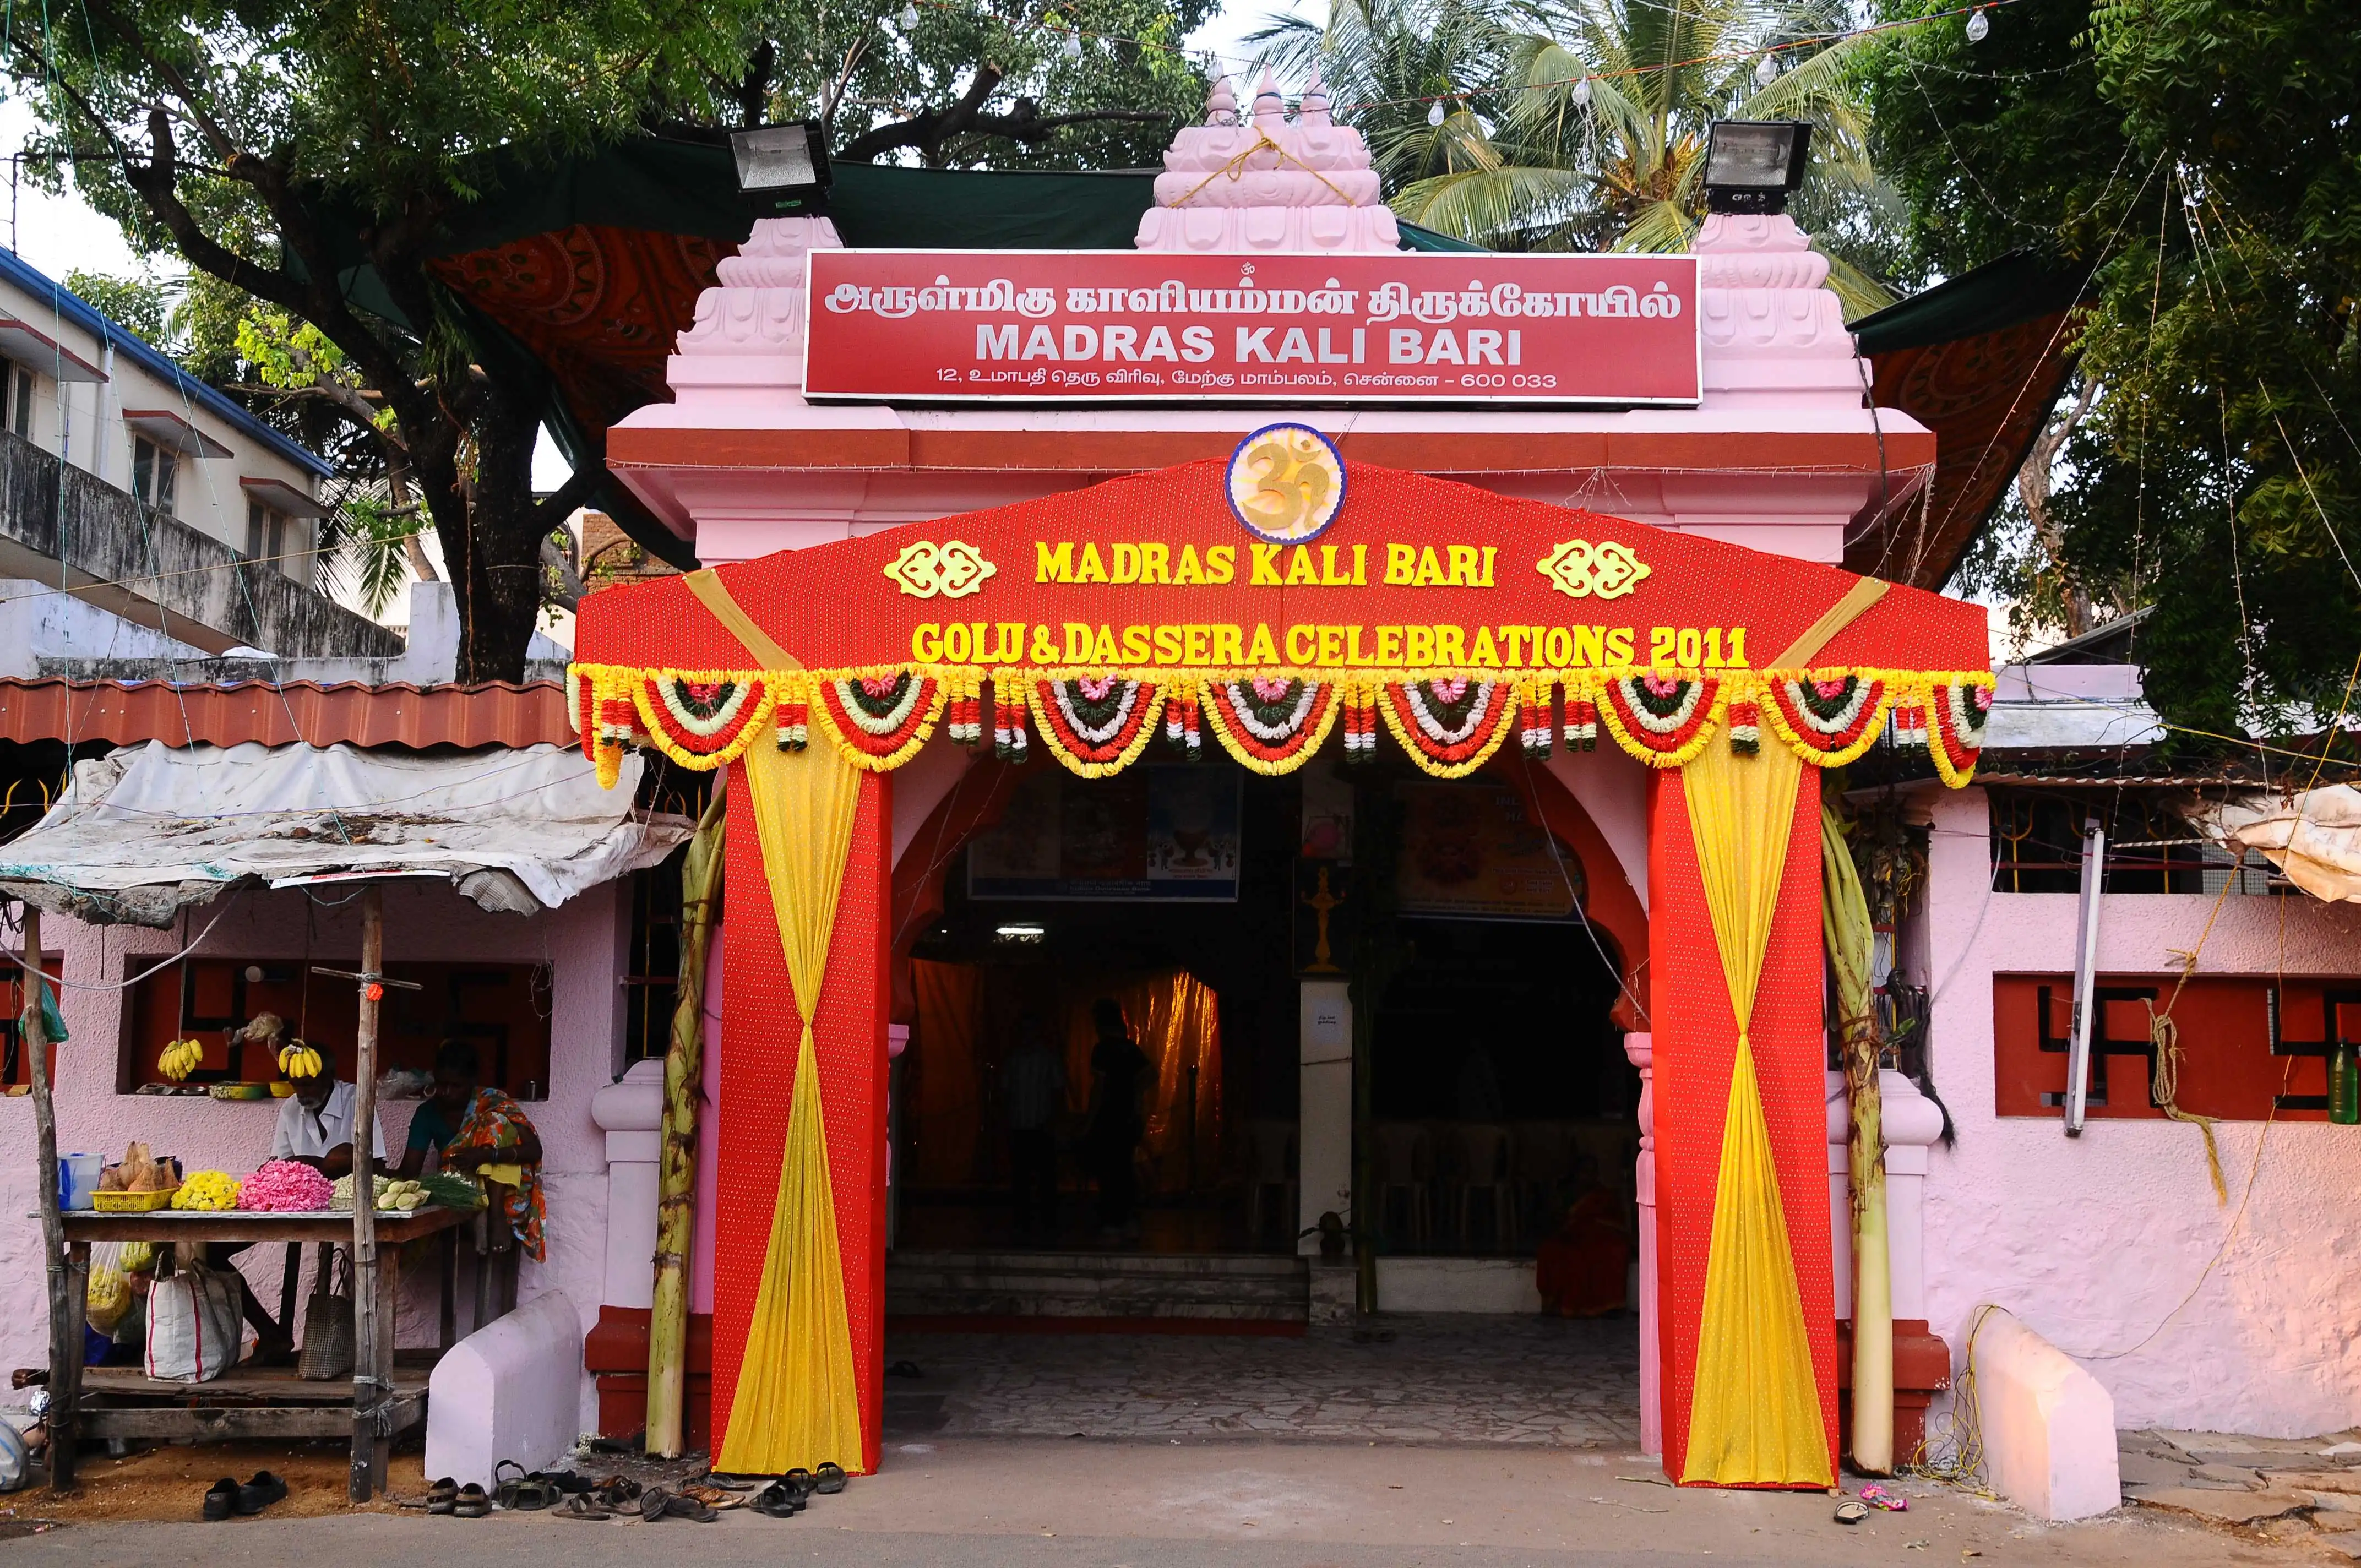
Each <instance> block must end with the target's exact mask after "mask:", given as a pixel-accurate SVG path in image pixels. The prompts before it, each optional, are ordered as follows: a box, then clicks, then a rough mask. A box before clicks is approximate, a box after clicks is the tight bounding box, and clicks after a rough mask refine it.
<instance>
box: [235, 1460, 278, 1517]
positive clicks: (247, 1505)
mask: <svg viewBox="0 0 2361 1568" xmlns="http://www.w3.org/2000/svg"><path fill="white" fill-rule="evenodd" d="M286 1495H287V1483H286V1482H284V1481H281V1480H280V1478H279V1477H278V1476H276V1475H272V1474H271V1473H270V1472H269V1471H268V1470H258V1471H256V1472H255V1473H254V1479H253V1480H251V1481H248V1482H247V1484H246V1485H245V1486H240V1487H239V1488H238V1489H237V1511H238V1512H239V1513H241V1514H258V1513H260V1512H261V1511H262V1510H263V1509H265V1508H269V1506H270V1505H271V1504H273V1503H275V1502H277V1501H279V1499H280V1498H281V1497H285V1496H286Z"/></svg>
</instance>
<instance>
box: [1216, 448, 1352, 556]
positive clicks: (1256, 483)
mask: <svg viewBox="0 0 2361 1568" xmlns="http://www.w3.org/2000/svg"><path fill="white" fill-rule="evenodd" d="M1229 490H1230V510H1232V511H1233V512H1235V514H1236V515H1237V519H1238V521H1240V522H1242V523H1244V524H1246V531H1247V532H1250V533H1252V534H1254V535H1255V536H1256V537H1257V538H1259V539H1265V540H1268V541H1269V542H1270V543H1274V544H1300V543H1303V542H1304V541H1305V540H1308V539H1312V538H1313V537H1315V536H1317V535H1318V534H1319V533H1320V532H1321V531H1322V530H1323V529H1325V528H1326V527H1327V526H1328V524H1329V523H1330V522H1332V521H1334V519H1335V516H1336V512H1337V510H1338V509H1339V508H1340V507H1341V506H1343V505H1344V501H1345V465H1344V461H1343V459H1342V458H1340V457H1339V456H1338V455H1337V452H1336V448H1335V447H1334V445H1333V444H1330V442H1329V440H1328V438H1327V437H1326V436H1324V435H1323V434H1321V433H1319V432H1318V431H1316V430H1313V429H1312V428H1310V427H1309V426H1307V425H1300V424H1274V425H1266V426H1265V427H1264V428H1262V429H1261V430H1257V431H1256V432H1255V433H1253V434H1251V435H1249V436H1247V437H1246V439H1245V440H1244V441H1242V442H1240V443H1239V444H1238V448H1237V451H1236V452H1235V453H1234V454H1233V455H1231V458H1230V468H1229Z"/></svg>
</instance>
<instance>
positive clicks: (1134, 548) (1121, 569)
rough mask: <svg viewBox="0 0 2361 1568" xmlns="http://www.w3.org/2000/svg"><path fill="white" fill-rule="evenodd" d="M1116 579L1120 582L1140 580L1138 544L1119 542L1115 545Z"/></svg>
mask: <svg viewBox="0 0 2361 1568" xmlns="http://www.w3.org/2000/svg"><path fill="white" fill-rule="evenodd" d="M1114 580H1115V581H1116V582H1118V583H1136V582H1137V581H1139V546H1138V545H1137V544H1118V545H1115V579H1114Z"/></svg>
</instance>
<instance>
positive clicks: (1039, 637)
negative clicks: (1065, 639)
mask: <svg viewBox="0 0 2361 1568" xmlns="http://www.w3.org/2000/svg"><path fill="white" fill-rule="evenodd" d="M1057 662H1058V644H1057V643H1056V642H1055V641H1052V640H1051V639H1050V636H1049V622H1047V621H1042V622H1040V623H1039V624H1038V625H1036V626H1035V627H1034V628H1033V663H1037V664H1054V663H1057Z"/></svg>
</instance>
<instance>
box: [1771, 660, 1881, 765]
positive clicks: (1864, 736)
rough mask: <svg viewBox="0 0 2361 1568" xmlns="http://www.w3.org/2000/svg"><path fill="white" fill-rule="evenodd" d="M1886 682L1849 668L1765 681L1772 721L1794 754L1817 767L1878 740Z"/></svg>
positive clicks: (1850, 756) (1850, 757)
mask: <svg viewBox="0 0 2361 1568" xmlns="http://www.w3.org/2000/svg"><path fill="white" fill-rule="evenodd" d="M1890 691H1891V687H1890V685H1889V684H1888V683H1887V682H1885V681H1883V680H1880V679H1877V678H1876V677H1874V676H1871V675H1865V674H1859V673H1857V672H1851V671H1838V672H1834V673H1831V674H1809V673H1806V674H1803V675H1801V676H1798V677H1795V678H1792V679H1791V678H1788V677H1785V676H1782V675H1773V676H1771V677H1770V678H1769V679H1767V680H1765V681H1763V685H1762V692H1763V696H1765V697H1766V698H1767V699H1768V706H1769V707H1770V710H1771V726H1772V728H1773V729H1776V730H1777V731H1778V732H1779V735H1780V738H1781V739H1782V740H1785V741H1786V742H1787V744H1788V745H1789V746H1790V747H1792V748H1793V749H1794V750H1795V754H1796V755H1797V756H1799V757H1801V758H1803V759H1804V761H1806V762H1809V763H1811V764H1812V765H1813V766H1815V767H1820V768H1840V767H1843V766H1844V765H1845V764H1846V763H1847V762H1852V761H1854V760H1856V759H1857V758H1859V757H1860V756H1861V753H1862V752H1864V751H1868V750H1869V749H1870V748H1871V747H1872V746H1873V745H1875V744H1876V743H1877V734H1878V729H1879V726H1880V725H1881V723H1882V722H1883V719H1884V718H1885V712H1886V706H1887V701H1888V695H1889V693H1890Z"/></svg>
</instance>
